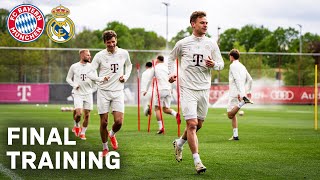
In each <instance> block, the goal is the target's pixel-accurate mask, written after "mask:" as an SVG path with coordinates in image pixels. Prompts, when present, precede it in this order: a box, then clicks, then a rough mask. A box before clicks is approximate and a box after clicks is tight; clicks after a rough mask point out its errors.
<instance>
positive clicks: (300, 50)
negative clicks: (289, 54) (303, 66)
mask: <svg viewBox="0 0 320 180" xmlns="http://www.w3.org/2000/svg"><path fill="white" fill-rule="evenodd" d="M297 25H298V26H299V28H300V31H299V34H300V37H299V41H300V43H299V53H300V56H299V63H298V66H299V67H298V76H299V77H298V85H299V86H300V63H301V54H302V35H301V31H302V25H301V24H297Z"/></svg>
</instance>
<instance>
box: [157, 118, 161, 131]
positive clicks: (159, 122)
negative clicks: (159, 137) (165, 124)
mask: <svg viewBox="0 0 320 180" xmlns="http://www.w3.org/2000/svg"><path fill="white" fill-rule="evenodd" d="M157 122H158V126H159V130H160V129H162V122H161V120H160V121H157Z"/></svg>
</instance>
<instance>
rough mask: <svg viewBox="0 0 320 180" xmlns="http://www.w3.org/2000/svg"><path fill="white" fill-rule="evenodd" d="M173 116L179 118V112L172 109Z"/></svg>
mask: <svg viewBox="0 0 320 180" xmlns="http://www.w3.org/2000/svg"><path fill="white" fill-rule="evenodd" d="M171 114H172V116H174V117H176V116H177V112H176V111H175V110H173V109H172V111H171Z"/></svg>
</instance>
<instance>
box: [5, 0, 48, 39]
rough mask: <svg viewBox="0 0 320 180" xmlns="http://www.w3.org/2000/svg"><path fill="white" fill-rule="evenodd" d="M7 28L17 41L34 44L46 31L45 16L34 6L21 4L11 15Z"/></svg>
mask: <svg viewBox="0 0 320 180" xmlns="http://www.w3.org/2000/svg"><path fill="white" fill-rule="evenodd" d="M7 27H8V31H9V33H10V35H11V36H12V37H13V38H14V39H16V40H17V41H20V42H32V41H35V40H36V39H38V38H39V37H40V36H41V35H42V33H43V31H44V28H45V19H44V15H43V13H42V12H41V10H40V9H39V8H38V7H36V6H34V5H31V4H20V5H18V6H16V7H15V8H13V9H12V10H11V12H10V13H9V16H8V19H7Z"/></svg>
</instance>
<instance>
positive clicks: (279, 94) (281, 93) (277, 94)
mask: <svg viewBox="0 0 320 180" xmlns="http://www.w3.org/2000/svg"><path fill="white" fill-rule="evenodd" d="M293 98H294V93H293V92H292V91H286V90H275V91H271V99H273V100H292V99H293Z"/></svg>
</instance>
